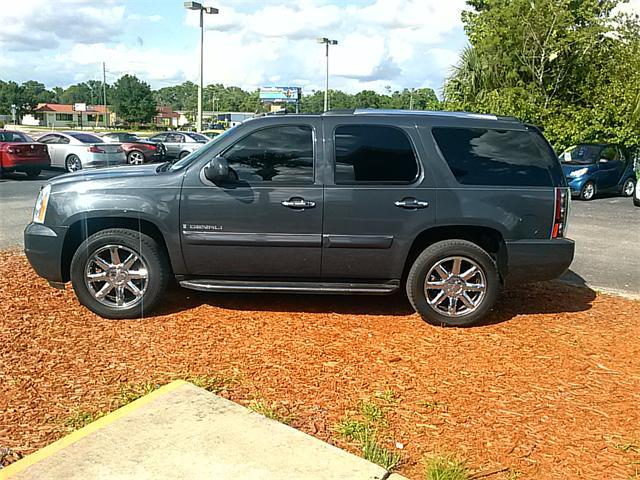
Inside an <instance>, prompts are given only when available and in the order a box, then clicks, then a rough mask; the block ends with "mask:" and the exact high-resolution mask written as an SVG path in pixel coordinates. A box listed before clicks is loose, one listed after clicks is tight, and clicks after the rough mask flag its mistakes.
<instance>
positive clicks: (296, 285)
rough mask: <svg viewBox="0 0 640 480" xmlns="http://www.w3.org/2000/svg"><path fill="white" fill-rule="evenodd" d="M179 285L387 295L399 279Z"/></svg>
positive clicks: (222, 289) (199, 281)
mask: <svg viewBox="0 0 640 480" xmlns="http://www.w3.org/2000/svg"><path fill="white" fill-rule="evenodd" d="M179 284H180V286H181V287H184V288H189V289H191V290H199V291H201V292H288V293H320V294H344V295H355V294H363V295H389V294H391V293H394V292H395V291H397V290H398V289H399V288H400V281H398V280H392V281H390V282H387V283H327V282H325V283H322V282H272V281H243V280H216V279H209V278H206V279H191V280H181V281H180V282H179Z"/></svg>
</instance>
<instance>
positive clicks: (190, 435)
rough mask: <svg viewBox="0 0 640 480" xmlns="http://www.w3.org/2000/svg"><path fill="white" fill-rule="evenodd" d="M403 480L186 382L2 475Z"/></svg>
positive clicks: (44, 479) (29, 478)
mask: <svg viewBox="0 0 640 480" xmlns="http://www.w3.org/2000/svg"><path fill="white" fill-rule="evenodd" d="M6 478H11V479H16V480H18V479H21V480H35V479H38V480H48V479H51V480H53V479H56V480H57V479H61V478H64V479H67V480H75V479H77V480H81V479H82V480H86V479H94V478H99V479H108V480H115V479H118V480H121V479H130V478H135V479H150V480H151V479H154V480H157V479H196V478H202V479H205V478H206V479H216V480H218V479H224V480H253V479H260V480H271V479H274V480H275V479H278V480H288V479H290V480H305V479H336V480H342V479H344V480H347V479H349V480H385V479H389V480H391V479H394V480H401V479H402V478H403V477H400V476H398V475H392V476H390V475H389V473H388V472H387V471H386V470H384V469H383V468H381V467H379V466H377V465H374V464H373V463H370V462H368V461H366V460H364V459H362V458H359V457H357V456H355V455H352V454H350V453H347V452H345V451H343V450H340V449H338V448H336V447H333V446H331V445H329V444H327V443H324V442H322V441H320V440H318V439H316V438H314V437H311V436H309V435H306V434H304V433H302V432H300V431H298V430H295V429H293V428H291V427H288V426H286V425H283V424H281V423H278V422H276V421H273V420H269V419H267V418H265V417H263V416H262V415H259V414H257V413H254V412H251V411H249V410H247V409H246V408H244V407H242V406H240V405H237V404H235V403H233V402H231V401H229V400H226V399H224V398H221V397H218V396H216V395H214V394H212V393H209V392H207V391H206V390H203V389H201V388H198V387H195V386H193V385H191V384H190V383H187V382H183V381H176V382H172V383H170V384H168V385H165V386H164V387H162V388H160V389H158V390H156V391H155V392H153V393H151V394H149V395H146V396H145V397H142V398H140V399H138V400H136V401H135V402H133V403H130V404H129V405H126V406H125V407H122V408H120V409H118V410H116V411H115V412H112V413H110V414H109V415H106V416H105V417H102V418H100V419H99V420H97V421H95V422H93V423H91V424H90V425H87V426H86V427H84V428H82V429H80V430H78V431H76V432H73V433H72V434H70V435H68V436H67V437H64V438H62V439H60V440H58V441H57V442H55V443H53V444H51V445H49V446H47V447H45V448H43V449H41V450H39V451H37V452H35V453H33V454H31V455H29V456H27V457H25V458H23V459H22V460H20V461H18V462H16V463H14V464H12V465H10V466H9V467H7V468H5V469H3V470H0V479H6Z"/></svg>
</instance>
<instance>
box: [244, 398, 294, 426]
mask: <svg viewBox="0 0 640 480" xmlns="http://www.w3.org/2000/svg"><path fill="white" fill-rule="evenodd" d="M249 410H252V411H254V412H256V413H259V414H260V415H264V416H265V417H267V418H270V419H271V420H275V421H276V422H280V423H284V424H285V425H291V422H293V420H294V416H293V415H292V414H291V412H290V411H289V409H288V408H287V407H285V406H284V405H282V404H278V402H272V403H268V402H267V401H266V400H264V399H256V400H253V401H252V402H251V403H250V404H249Z"/></svg>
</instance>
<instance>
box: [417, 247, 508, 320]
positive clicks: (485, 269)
mask: <svg viewBox="0 0 640 480" xmlns="http://www.w3.org/2000/svg"><path fill="white" fill-rule="evenodd" d="M451 257H461V258H463V259H468V260H472V261H473V262H475V264H477V266H478V267H479V269H480V270H481V271H482V274H483V275H484V280H485V287H486V288H485V290H484V296H480V295H479V294H478V297H477V298H479V302H478V304H477V307H476V308H475V309H474V310H473V311H471V312H469V313H463V314H461V315H460V316H457V317H451V316H448V315H446V314H443V313H441V312H440V311H438V310H437V309H436V308H435V307H434V306H432V305H431V304H430V303H429V301H428V299H427V293H426V289H425V283H426V280H427V275H428V274H429V273H430V271H431V270H432V269H433V268H434V267H435V266H436V265H437V264H438V263H439V262H441V261H444V260H447V259H449V258H451ZM461 273H462V272H461ZM478 275H479V274H478ZM500 288H501V285H500V277H499V275H498V268H497V266H496V263H495V261H494V260H493V259H492V258H491V256H490V255H489V254H488V253H487V252H486V251H484V250H483V249H482V248H480V247H479V246H477V245H476V244H474V243H471V242H468V241H466V240H457V239H454V240H444V241H441V242H437V243H434V244H433V245H431V246H429V247H428V248H426V249H425V250H424V251H423V252H422V253H421V254H420V255H419V256H418V258H416V260H415V262H414V263H413V266H412V267H411V270H410V271H409V276H408V277H407V284H406V290H407V296H408V298H409V301H410V302H411V305H412V306H413V308H414V309H415V310H416V311H417V312H418V313H419V314H420V315H421V316H422V318H423V319H424V320H425V321H426V322H427V323H430V324H432V325H439V326H449V327H468V326H471V325H473V324H475V323H477V322H479V321H480V320H481V319H482V317H484V316H485V315H486V314H487V313H488V312H489V310H490V309H491V308H492V307H493V305H494V304H495V302H496V299H497V298H498V293H499V291H500ZM446 298H449V297H446ZM456 302H460V300H456ZM456 305H459V303H456ZM460 305H461V304H460Z"/></svg>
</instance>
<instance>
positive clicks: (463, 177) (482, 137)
mask: <svg viewBox="0 0 640 480" xmlns="http://www.w3.org/2000/svg"><path fill="white" fill-rule="evenodd" d="M432 133H433V137H434V139H435V141H436V144H437V146H438V148H439V149H440V152H441V153H442V156H443V157H444V159H445V161H446V162H447V164H448V165H449V168H450V170H451V173H453V175H454V177H455V178H456V180H457V181H458V182H459V183H461V184H463V185H500V186H530V187H548V186H553V180H552V174H551V171H552V169H553V168H554V166H555V164H556V163H557V160H556V159H555V158H554V157H553V156H552V155H551V153H550V151H549V148H548V146H547V145H546V143H545V141H544V140H543V138H542V137H541V135H540V134H539V133H537V132H535V131H530V130H529V131H527V130H525V131H522V130H498V129H485V128H453V127H436V128H433V129H432Z"/></svg>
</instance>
